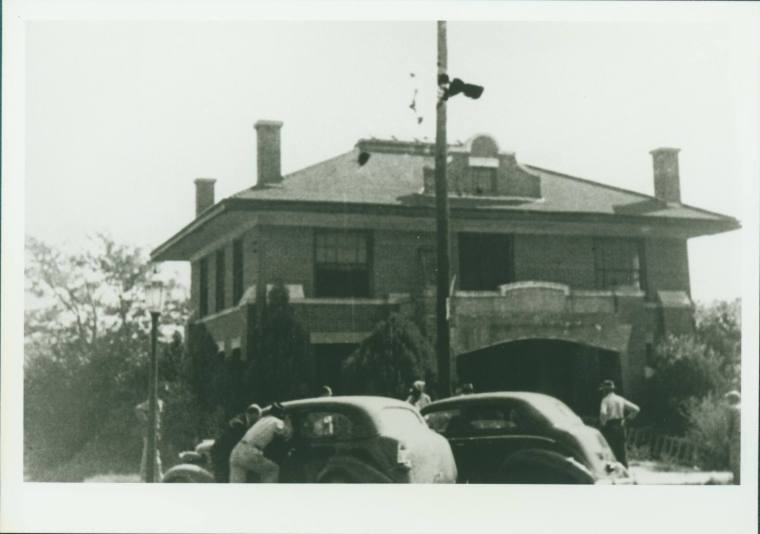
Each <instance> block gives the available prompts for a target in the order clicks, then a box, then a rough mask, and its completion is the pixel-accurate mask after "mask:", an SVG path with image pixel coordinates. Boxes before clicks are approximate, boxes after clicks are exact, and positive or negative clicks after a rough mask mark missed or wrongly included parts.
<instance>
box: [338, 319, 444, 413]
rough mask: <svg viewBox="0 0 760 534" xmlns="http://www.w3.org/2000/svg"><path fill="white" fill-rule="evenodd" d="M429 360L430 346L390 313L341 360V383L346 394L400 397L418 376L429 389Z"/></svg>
mask: <svg viewBox="0 0 760 534" xmlns="http://www.w3.org/2000/svg"><path fill="white" fill-rule="evenodd" d="M433 362H434V353H433V349H432V347H431V346H430V343H429V342H428V341H427V339H426V338H425V337H424V336H423V335H422V334H421V333H420V331H419V329H418V328H417V327H416V326H415V325H414V323H412V322H411V321H409V320H408V319H406V318H405V317H404V316H402V315H399V314H391V315H390V316H389V317H388V319H387V320H385V321H383V322H381V323H380V324H379V325H378V326H377V328H375V330H374V332H373V333H372V335H370V336H369V337H368V338H367V339H366V340H364V341H363V342H362V343H361V344H360V345H359V347H358V348H357V349H356V351H355V352H354V353H353V354H351V355H350V356H349V357H348V358H347V359H346V361H345V362H344V363H343V375H344V382H345V384H346V386H347V387H346V389H347V390H348V392H349V393H361V394H364V395H385V396H390V397H398V398H404V397H406V393H407V390H408V388H409V386H410V385H411V384H412V383H413V382H414V381H415V380H418V379H420V378H421V377H424V378H425V380H426V382H427V383H428V389H429V390H433V385H434V382H435V379H434V375H433V368H434V367H433Z"/></svg>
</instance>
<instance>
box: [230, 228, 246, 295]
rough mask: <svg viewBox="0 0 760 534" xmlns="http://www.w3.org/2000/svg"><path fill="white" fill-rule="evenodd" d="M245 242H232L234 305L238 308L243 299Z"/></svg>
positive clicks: (237, 240)
mask: <svg viewBox="0 0 760 534" xmlns="http://www.w3.org/2000/svg"><path fill="white" fill-rule="evenodd" d="M243 287H244V285H243V240H242V239H236V240H235V241H233V242H232V305H233V306H236V305H237V304H238V303H239V302H240V299H241V298H243Z"/></svg>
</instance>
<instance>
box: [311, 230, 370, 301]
mask: <svg viewBox="0 0 760 534" xmlns="http://www.w3.org/2000/svg"><path fill="white" fill-rule="evenodd" d="M315 266H316V269H315V270H316V272H315V280H314V293H315V295H316V296H317V297H369V296H370V283H369V278H370V268H369V266H370V258H369V235H368V234H366V233H364V232H350V231H349V232H342V231H322V230H320V231H317V233H316V234H315Z"/></svg>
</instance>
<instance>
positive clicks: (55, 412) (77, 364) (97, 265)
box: [24, 235, 188, 474]
mask: <svg viewBox="0 0 760 534" xmlns="http://www.w3.org/2000/svg"><path fill="white" fill-rule="evenodd" d="M26 253H27V257H26V265H27V268H26V280H27V285H26V290H27V294H28V303H29V304H28V308H27V309H26V310H25V365H24V447H25V465H26V466H27V468H28V469H29V470H30V471H32V472H35V471H36V472H39V471H40V470H41V469H43V470H44V469H46V468H49V467H54V466H56V465H61V464H63V463H65V462H67V461H69V460H70V459H72V458H73V456H74V455H75V454H77V452H78V451H81V450H82V449H83V447H84V446H85V444H87V443H89V442H91V441H93V440H94V439H95V438H96V437H97V436H99V435H109V436H111V437H112V438H113V439H112V440H111V441H110V444H111V446H116V447H117V449H118V446H121V445H123V446H124V447H123V448H124V451H125V452H124V454H131V453H133V452H134V453H135V454H136V457H137V461H138V462H139V446H140V444H139V439H131V433H130V432H131V430H133V428H132V427H134V426H135V425H136V422H135V421H134V415H133V411H132V409H133V406H134V405H135V404H136V403H137V402H139V401H141V400H143V399H144V398H145V395H146V394H147V376H148V375H147V363H148V354H147V353H148V348H149V328H150V318H149V314H148V313H147V311H146V310H145V307H144V305H143V302H144V289H145V284H146V281H147V279H148V275H149V264H148V259H147V257H146V255H145V254H144V253H143V252H142V251H141V250H140V249H139V248H136V247H131V246H125V245H118V244H116V243H115V242H114V241H113V240H112V239H110V238H108V237H107V236H104V235H98V236H96V237H95V238H93V239H92V241H91V246H90V248H89V250H87V251H85V252H62V251H60V250H57V249H55V248H54V247H51V246H49V245H47V244H45V243H44V242H42V241H39V240H36V239H34V238H30V239H28V240H27V243H26ZM187 308H188V307H187V301H186V298H185V297H184V292H183V291H182V290H181V288H180V287H179V286H178V285H177V284H176V282H173V281H171V282H169V284H167V298H166V307H165V310H164V312H163V314H162V325H164V333H166V334H169V333H170V332H173V334H172V336H171V341H170V342H169V343H165V342H163V341H162V343H161V346H160V348H159V350H160V354H162V355H163V356H164V358H162V367H161V375H162V379H164V380H167V379H169V380H176V379H177V377H178V370H177V369H176V363H177V361H178V360H179V359H181V354H182V352H183V350H184V349H183V346H182V340H181V336H179V333H178V329H179V327H180V326H181V325H182V324H183V323H184V321H185V318H186V316H187ZM167 356H168V357H167ZM32 474H34V473H32Z"/></svg>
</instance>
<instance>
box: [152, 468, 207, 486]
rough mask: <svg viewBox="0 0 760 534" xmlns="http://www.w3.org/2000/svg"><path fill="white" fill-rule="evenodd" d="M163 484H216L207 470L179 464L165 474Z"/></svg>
mask: <svg viewBox="0 0 760 534" xmlns="http://www.w3.org/2000/svg"><path fill="white" fill-rule="evenodd" d="M161 482H193V483H208V482H214V477H213V476H212V475H211V473H209V472H208V471H207V470H206V469H204V468H202V467H200V466H198V465H193V464H179V465H175V466H174V467H172V468H171V469H169V470H168V471H167V472H166V474H164V476H163V478H162V479H161Z"/></svg>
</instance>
